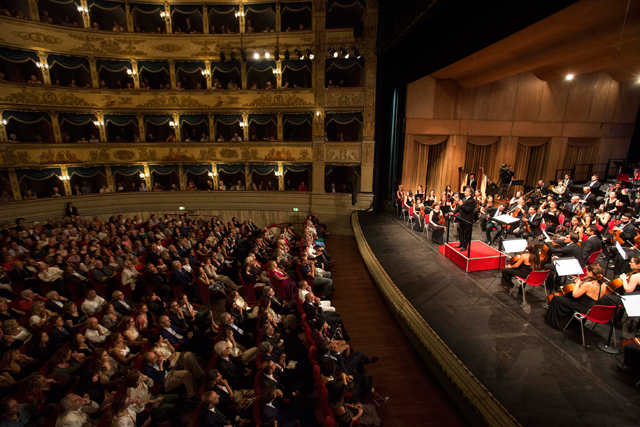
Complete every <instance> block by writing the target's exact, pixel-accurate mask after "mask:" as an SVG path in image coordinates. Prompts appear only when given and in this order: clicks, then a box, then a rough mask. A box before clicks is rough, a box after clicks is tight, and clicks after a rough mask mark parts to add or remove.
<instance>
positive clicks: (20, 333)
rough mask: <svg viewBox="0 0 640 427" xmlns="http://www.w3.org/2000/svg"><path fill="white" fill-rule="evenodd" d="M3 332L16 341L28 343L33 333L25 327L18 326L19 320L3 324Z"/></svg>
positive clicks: (11, 320)
mask: <svg viewBox="0 0 640 427" xmlns="http://www.w3.org/2000/svg"><path fill="white" fill-rule="evenodd" d="M2 332H3V333H4V335H5V336H11V337H12V338H13V339H15V340H16V341H18V340H19V341H22V342H23V343H26V342H28V341H29V340H30V339H31V333H30V332H29V331H27V330H26V329H25V328H24V327H23V326H20V325H19V324H18V321H17V320H14V319H9V320H5V321H4V322H2Z"/></svg>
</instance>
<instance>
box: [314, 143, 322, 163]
mask: <svg viewBox="0 0 640 427" xmlns="http://www.w3.org/2000/svg"><path fill="white" fill-rule="evenodd" d="M313 161H314V162H324V146H322V145H319V144H316V145H315V146H314V147H313Z"/></svg>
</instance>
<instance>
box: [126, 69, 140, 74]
mask: <svg viewBox="0 0 640 427" xmlns="http://www.w3.org/2000/svg"><path fill="white" fill-rule="evenodd" d="M127 74H128V75H130V76H137V75H138V73H136V72H135V71H134V70H132V69H130V68H127Z"/></svg>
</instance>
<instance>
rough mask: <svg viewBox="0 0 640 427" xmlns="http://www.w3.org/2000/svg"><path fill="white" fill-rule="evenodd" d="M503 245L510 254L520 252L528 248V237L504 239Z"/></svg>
mask: <svg viewBox="0 0 640 427" xmlns="http://www.w3.org/2000/svg"><path fill="white" fill-rule="evenodd" d="M502 246H503V247H504V251H505V252H506V253H508V254H515V253H520V252H523V251H524V250H525V249H527V239H511V240H503V241H502Z"/></svg>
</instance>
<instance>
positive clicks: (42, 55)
mask: <svg viewBox="0 0 640 427" xmlns="http://www.w3.org/2000/svg"><path fill="white" fill-rule="evenodd" d="M38 60H39V61H40V62H41V63H42V64H45V67H44V68H41V69H40V71H42V80H43V83H44V84H45V85H50V84H51V76H50V75H49V68H48V67H47V66H46V65H47V53H46V52H43V51H38Z"/></svg>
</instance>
